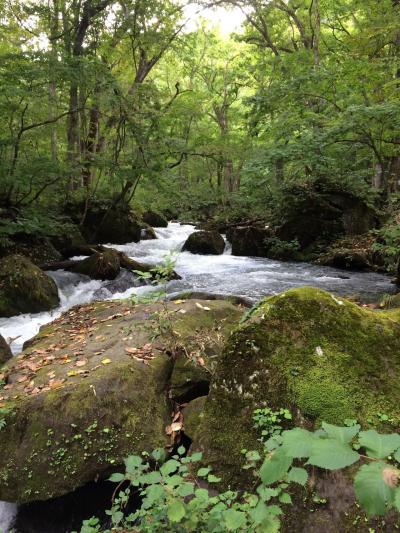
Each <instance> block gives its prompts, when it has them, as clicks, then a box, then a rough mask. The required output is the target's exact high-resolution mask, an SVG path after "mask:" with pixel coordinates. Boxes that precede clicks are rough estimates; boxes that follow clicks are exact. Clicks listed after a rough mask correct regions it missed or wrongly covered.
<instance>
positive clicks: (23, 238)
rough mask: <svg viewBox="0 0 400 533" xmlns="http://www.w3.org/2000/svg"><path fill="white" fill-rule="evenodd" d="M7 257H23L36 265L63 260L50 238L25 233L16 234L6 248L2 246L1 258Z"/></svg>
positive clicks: (0, 249) (0, 250) (0, 247)
mask: <svg viewBox="0 0 400 533" xmlns="http://www.w3.org/2000/svg"><path fill="white" fill-rule="evenodd" d="M7 255H23V256H25V257H27V258H28V259H30V261H32V263H34V264H35V265H40V264H42V263H45V262H48V261H58V260H60V259H61V254H60V252H59V251H58V250H57V249H56V248H55V247H54V245H53V243H52V242H51V239H50V238H49V237H45V236H43V235H36V234H34V235H32V234H31V233H25V232H20V233H16V234H15V235H13V236H12V239H10V242H9V243H8V244H7V245H6V246H0V257H5V256H7Z"/></svg>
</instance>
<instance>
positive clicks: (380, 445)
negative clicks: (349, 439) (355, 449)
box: [359, 429, 400, 459]
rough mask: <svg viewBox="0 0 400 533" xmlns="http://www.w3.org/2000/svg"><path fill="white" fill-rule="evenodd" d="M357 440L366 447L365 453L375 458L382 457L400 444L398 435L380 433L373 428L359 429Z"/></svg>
mask: <svg viewBox="0 0 400 533" xmlns="http://www.w3.org/2000/svg"><path fill="white" fill-rule="evenodd" d="M359 442H360V444H361V446H364V447H365V448H366V449H367V454H368V455H369V456H370V457H375V458H376V459H384V458H385V457H387V456H388V455H390V454H391V453H393V452H394V451H395V450H397V448H399V446H400V435H398V434H397V433H391V434H389V435H381V434H379V433H378V432H377V431H375V430H374V429H370V430H368V431H361V433H360V437H359Z"/></svg>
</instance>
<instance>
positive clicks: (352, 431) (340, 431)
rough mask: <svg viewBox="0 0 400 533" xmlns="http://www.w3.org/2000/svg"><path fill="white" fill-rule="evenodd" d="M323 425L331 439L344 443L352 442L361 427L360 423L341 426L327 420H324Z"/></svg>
mask: <svg viewBox="0 0 400 533" xmlns="http://www.w3.org/2000/svg"><path fill="white" fill-rule="evenodd" d="M322 427H323V429H324V430H325V432H326V433H327V435H328V436H329V437H330V438H331V439H336V440H338V441H340V442H343V443H344V444H347V443H348V442H351V441H352V440H353V439H354V437H355V436H356V435H357V433H358V432H359V431H360V429H361V426H360V425H359V424H356V425H354V426H351V427H340V426H333V425H332V424H327V423H326V422H322Z"/></svg>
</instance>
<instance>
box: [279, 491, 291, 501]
mask: <svg viewBox="0 0 400 533" xmlns="http://www.w3.org/2000/svg"><path fill="white" fill-rule="evenodd" d="M279 501H280V502H281V503H292V498H291V497H290V494H288V493H287V492H282V494H281V495H280V496H279Z"/></svg>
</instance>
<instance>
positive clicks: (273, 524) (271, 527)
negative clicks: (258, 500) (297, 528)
mask: <svg viewBox="0 0 400 533" xmlns="http://www.w3.org/2000/svg"><path fill="white" fill-rule="evenodd" d="M268 511H269V513H270V514H269V516H268V517H267V518H265V520H264V521H263V522H262V524H261V525H260V526H259V527H258V528H257V533H278V532H279V530H280V527H281V523H280V521H279V518H278V517H276V516H274V515H272V514H271V512H270V509H269V508H268Z"/></svg>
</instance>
